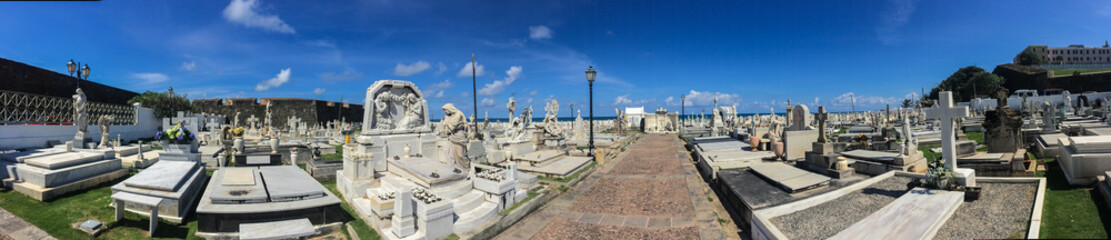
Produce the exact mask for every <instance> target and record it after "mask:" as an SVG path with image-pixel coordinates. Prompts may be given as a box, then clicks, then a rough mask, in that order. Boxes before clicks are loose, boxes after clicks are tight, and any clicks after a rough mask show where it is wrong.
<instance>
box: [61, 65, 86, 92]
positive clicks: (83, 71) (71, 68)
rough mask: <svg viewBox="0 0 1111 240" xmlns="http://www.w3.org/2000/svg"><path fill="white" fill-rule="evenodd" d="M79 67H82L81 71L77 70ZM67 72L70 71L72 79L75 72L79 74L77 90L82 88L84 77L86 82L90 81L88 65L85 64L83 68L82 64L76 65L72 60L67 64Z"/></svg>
mask: <svg viewBox="0 0 1111 240" xmlns="http://www.w3.org/2000/svg"><path fill="white" fill-rule="evenodd" d="M78 67H81V69H77V68H78ZM66 70H67V71H69V76H70V77H74V75H73V73H74V72H76V73H77V76H76V77H77V88H81V79H82V75H83V76H84V79H85V80H89V65H88V64H85V65H84V66H82V65H81V63H80V62H78V63H74V62H73V59H70V60H69V62H68V63H66Z"/></svg>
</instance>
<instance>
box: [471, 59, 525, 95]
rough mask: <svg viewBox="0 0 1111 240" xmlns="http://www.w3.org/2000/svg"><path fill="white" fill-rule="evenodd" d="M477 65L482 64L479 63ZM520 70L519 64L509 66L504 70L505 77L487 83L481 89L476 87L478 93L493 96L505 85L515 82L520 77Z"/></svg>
mask: <svg viewBox="0 0 1111 240" xmlns="http://www.w3.org/2000/svg"><path fill="white" fill-rule="evenodd" d="M479 67H482V66H481V65H479ZM521 70H522V68H521V66H512V67H509V70H506V71H505V75H506V76H505V79H503V80H498V81H494V82H492V83H487V84H486V85H484V86H483V87H482V89H478V95H480V96H494V95H498V94H499V93H501V92H502V91H505V87H506V86H509V85H510V84H513V82H516V81H517V79H518V78H521Z"/></svg>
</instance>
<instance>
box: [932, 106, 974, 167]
mask: <svg viewBox="0 0 1111 240" xmlns="http://www.w3.org/2000/svg"><path fill="white" fill-rule="evenodd" d="M937 104H938V105H937V106H936V107H934V108H930V109H926V117H928V118H930V119H939V120H941V157H943V158H945V168H948V169H956V168H957V152H956V148H957V146H956V140H955V137H954V134H956V131H955V128H953V122H954V121H956V120H959V119H961V118H964V117H967V116H968V107H965V106H960V107H955V106H953V93H952V92H949V91H943V92H941V93H940V94H939V95H938V103H937Z"/></svg>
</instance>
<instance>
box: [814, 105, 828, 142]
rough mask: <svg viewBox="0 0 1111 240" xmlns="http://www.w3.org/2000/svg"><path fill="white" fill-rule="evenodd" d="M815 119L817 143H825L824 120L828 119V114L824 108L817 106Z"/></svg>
mask: <svg viewBox="0 0 1111 240" xmlns="http://www.w3.org/2000/svg"><path fill="white" fill-rule="evenodd" d="M814 115H816V116H815V117H816V118H817V119H815V120H818V142H820V143H824V142H826V119H828V118H829V113H827V112H826V107H825V106H818V114H814Z"/></svg>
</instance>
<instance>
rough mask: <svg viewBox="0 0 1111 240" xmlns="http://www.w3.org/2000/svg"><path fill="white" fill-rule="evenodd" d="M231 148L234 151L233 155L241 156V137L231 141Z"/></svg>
mask: <svg viewBox="0 0 1111 240" xmlns="http://www.w3.org/2000/svg"><path fill="white" fill-rule="evenodd" d="M231 146H232V148H233V149H235V153H238V154H243V136H238V137H235V140H232V145H231Z"/></svg>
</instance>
